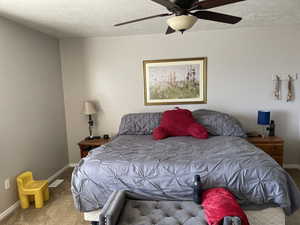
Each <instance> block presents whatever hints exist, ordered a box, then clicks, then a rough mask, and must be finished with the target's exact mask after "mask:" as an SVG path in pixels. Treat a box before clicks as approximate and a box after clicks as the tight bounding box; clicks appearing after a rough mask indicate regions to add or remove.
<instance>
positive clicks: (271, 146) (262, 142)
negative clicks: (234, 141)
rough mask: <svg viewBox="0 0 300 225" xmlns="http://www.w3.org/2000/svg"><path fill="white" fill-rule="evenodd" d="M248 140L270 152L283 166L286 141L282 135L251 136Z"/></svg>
mask: <svg viewBox="0 0 300 225" xmlns="http://www.w3.org/2000/svg"><path fill="white" fill-rule="evenodd" d="M247 141H249V142H250V143H252V144H254V145H255V146H256V147H258V148H260V149H262V150H263V151H264V152H266V153H268V154H269V155H270V156H271V157H272V158H273V159H275V161H277V162H278V163H279V165H281V166H282V164H283V144H284V141H283V139H282V138H280V137H265V138H262V137H249V138H247Z"/></svg>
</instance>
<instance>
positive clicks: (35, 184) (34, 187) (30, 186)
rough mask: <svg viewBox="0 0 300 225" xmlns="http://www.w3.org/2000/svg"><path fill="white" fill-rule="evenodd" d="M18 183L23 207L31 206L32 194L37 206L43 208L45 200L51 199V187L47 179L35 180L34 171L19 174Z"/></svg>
mask: <svg viewBox="0 0 300 225" xmlns="http://www.w3.org/2000/svg"><path fill="white" fill-rule="evenodd" d="M17 184H18V191H19V198H20V202H21V207H22V208H23V209H27V208H28V207H29V202H30V198H29V197H30V196H32V197H33V198H32V199H34V202H35V208H42V207H43V206H44V201H47V200H48V199H49V189H48V181H47V180H33V177H32V172H30V171H27V172H24V173H22V174H20V175H19V176H17Z"/></svg>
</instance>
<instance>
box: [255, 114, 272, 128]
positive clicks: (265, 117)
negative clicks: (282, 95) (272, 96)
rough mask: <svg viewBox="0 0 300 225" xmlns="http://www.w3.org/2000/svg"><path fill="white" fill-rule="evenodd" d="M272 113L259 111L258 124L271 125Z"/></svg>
mask: <svg viewBox="0 0 300 225" xmlns="http://www.w3.org/2000/svg"><path fill="white" fill-rule="evenodd" d="M270 117H271V112H270V111H258V114H257V124H259V125H269V124H270Z"/></svg>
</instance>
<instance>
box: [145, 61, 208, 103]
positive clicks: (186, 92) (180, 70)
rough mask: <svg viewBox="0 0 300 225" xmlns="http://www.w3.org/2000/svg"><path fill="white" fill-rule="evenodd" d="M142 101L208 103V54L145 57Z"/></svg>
mask: <svg viewBox="0 0 300 225" xmlns="http://www.w3.org/2000/svg"><path fill="white" fill-rule="evenodd" d="M143 71H144V104H145V105H178V104H206V103H207V57H200V58H183V59H162V60H144V61H143Z"/></svg>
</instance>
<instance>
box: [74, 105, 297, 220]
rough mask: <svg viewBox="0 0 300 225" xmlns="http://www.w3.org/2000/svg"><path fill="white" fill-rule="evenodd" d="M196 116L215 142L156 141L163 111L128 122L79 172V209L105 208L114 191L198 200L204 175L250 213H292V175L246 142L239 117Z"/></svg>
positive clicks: (294, 200)
mask: <svg viewBox="0 0 300 225" xmlns="http://www.w3.org/2000/svg"><path fill="white" fill-rule="evenodd" d="M193 114H194V116H195V118H196V119H197V121H199V122H201V123H202V124H203V125H205V126H206V127H207V129H208V130H209V132H210V133H211V136H210V137H209V138H208V139H205V140H200V139H196V138H193V137H170V138H167V139H164V140H160V141H154V140H153V139H152V137H151V131H152V130H153V128H154V127H156V126H157V125H158V124H159V118H160V116H161V114H160V113H144V114H130V115H127V116H125V117H123V119H122V121H121V125H120V131H119V135H118V136H117V137H116V138H115V139H114V140H113V141H112V142H110V143H109V144H107V145H105V146H102V147H100V148H98V149H95V150H93V151H92V152H90V154H89V155H88V157H86V158H84V159H82V160H81V161H80V162H79V164H78V165H77V166H76V167H75V169H74V171H73V175H72V188H71V190H72V194H73V197H74V202H75V206H76V207H77V208H78V209H79V210H80V211H82V212H90V211H94V210H97V209H100V208H102V207H103V205H104V204H105V202H106V200H107V198H108V196H109V195H110V194H111V193H112V192H113V191H114V190H124V189H125V190H129V191H131V192H133V193H135V194H136V195H137V197H139V198H141V199H151V200H191V199H192V188H191V187H192V181H193V177H194V175H195V174H200V176H201V178H202V183H203V188H205V189H206V188H212V187H226V188H228V189H229V190H230V191H231V192H232V193H233V194H234V195H235V196H236V197H237V199H238V201H239V202H240V204H241V205H242V206H243V207H244V208H245V209H249V210H250V209H251V210H253V209H256V210H258V209H259V210H263V209H267V208H274V207H280V208H281V209H283V210H284V212H285V214H286V215H290V214H292V213H293V212H294V211H295V210H297V209H298V208H299V207H300V193H299V190H298V188H297V187H296V185H295V183H294V182H293V180H292V178H291V177H290V176H289V175H288V174H287V173H286V172H285V170H284V169H283V168H282V167H280V166H279V165H278V164H277V162H275V161H274V160H273V159H272V158H271V157H270V156H269V155H267V154H266V153H264V152H263V151H261V150H260V149H258V148H256V147H255V146H254V145H252V144H250V143H248V142H247V141H246V140H245V139H244V138H243V136H244V133H243V131H242V128H241V126H240V124H239V122H238V121H237V120H236V119H234V118H233V117H230V116H229V115H227V114H222V113H218V112H214V111H208V110H197V111H196V112H194V113H193Z"/></svg>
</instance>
